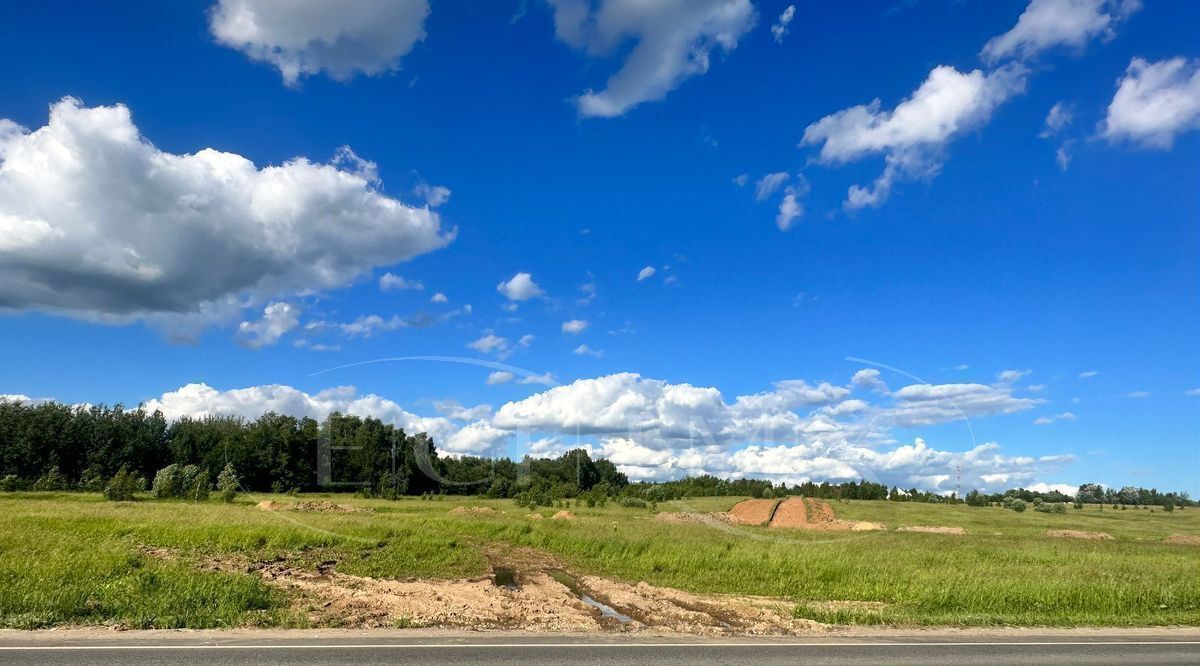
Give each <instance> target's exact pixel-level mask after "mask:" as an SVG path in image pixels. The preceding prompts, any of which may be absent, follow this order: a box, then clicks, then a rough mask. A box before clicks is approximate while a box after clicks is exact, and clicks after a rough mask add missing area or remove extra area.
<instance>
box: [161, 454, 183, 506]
mask: <svg viewBox="0 0 1200 666" xmlns="http://www.w3.org/2000/svg"><path fill="white" fill-rule="evenodd" d="M185 488H186V486H184V485H183V470H182V469H180V468H179V465H176V464H174V463H172V464H170V465H167V466H166V467H164V468H162V469H160V470H158V474H155V475H154V496H155V497H157V498H158V499H171V498H173V497H182V496H183V493H184V490H185Z"/></svg>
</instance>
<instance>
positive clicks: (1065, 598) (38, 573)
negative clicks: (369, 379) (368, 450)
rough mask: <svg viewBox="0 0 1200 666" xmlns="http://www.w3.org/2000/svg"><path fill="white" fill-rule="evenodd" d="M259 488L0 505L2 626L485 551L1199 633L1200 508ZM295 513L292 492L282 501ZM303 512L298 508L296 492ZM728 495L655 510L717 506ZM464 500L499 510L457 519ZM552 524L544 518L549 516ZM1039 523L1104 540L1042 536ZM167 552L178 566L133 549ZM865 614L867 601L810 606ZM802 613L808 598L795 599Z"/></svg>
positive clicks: (238, 599)
mask: <svg viewBox="0 0 1200 666" xmlns="http://www.w3.org/2000/svg"><path fill="white" fill-rule="evenodd" d="M266 497H269V496H266V495H261V496H260V495H254V496H243V497H241V498H239V500H238V502H236V503H235V504H232V505H225V504H220V503H217V502H215V501H214V502H211V503H203V504H193V503H190V502H176V501H171V502H159V501H139V502H131V503H106V502H103V501H101V500H100V498H99V496H97V495H86V494H54V493H5V494H0V626H4V627H16V628H35V627H46V626H55V625H66V624H119V625H122V626H129V627H138V628H149V627H222V626H238V625H242V626H245V625H255V626H303V624H304V619H303V617H301V616H300V615H299V614H297V613H295V612H293V611H291V610H289V609H288V604H287V600H286V599H285V598H284V596H283V594H282V593H281V592H279V591H278V590H276V589H273V588H271V587H269V586H267V585H265V584H264V583H262V582H261V581H260V580H259V579H258V578H256V577H254V576H251V575H243V574H236V573H222V572H218V571H204V570H202V569H201V567H199V566H197V564H198V563H200V562H202V561H203V560H204V558H206V557H225V556H236V557H241V558H248V559H252V560H256V559H267V558H272V557H276V556H287V557H293V558H297V560H298V561H299V562H302V563H303V565H304V566H315V564H316V562H319V561H321V560H323V559H337V560H339V564H338V570H339V571H341V572H343V573H350V574H358V575H365V576H378V577H397V578H402V577H433V578H454V577H464V576H472V575H479V574H482V573H484V572H485V571H487V568H488V563H487V561H486V558H485V556H484V552H483V549H484V547H485V546H487V545H488V544H493V543H504V544H512V545H517V546H528V547H533V548H538V549H543V550H546V551H548V552H551V553H555V554H557V555H559V556H561V557H563V558H564V559H565V560H567V561H568V562H569V563H570V564H571V566H572V567H573V568H574V569H575V570H576V571H577V572H580V573H595V574H602V575H606V576H610V577H613V578H618V579H623V580H628V581H640V580H644V581H647V582H649V583H652V584H656V585H664V586H670V587H677V588H681V589H685V590H689V591H695V592H713V593H740V594H756V595H769V596H777V597H786V598H788V599H792V600H795V601H796V602H797V603H798V606H797V614H798V615H800V616H802V617H809V618H812V619H816V620H821V621H826V622H838V623H887V624H901V625H905V624H907V625H1000V624H1005V625H1053V626H1070V625H1108V626H1135V625H1167V624H1186V625H1200V575H1198V572H1200V548H1197V547H1195V546H1178V545H1169V544H1164V543H1162V539H1163V537H1165V536H1167V535H1169V534H1200V510H1197V509H1188V510H1184V511H1177V512H1175V513H1174V514H1166V513H1163V512H1162V511H1161V509H1158V510H1156V511H1155V512H1153V513H1151V512H1150V511H1148V510H1145V509H1143V510H1132V509H1131V510H1126V511H1114V510H1112V508H1111V507H1106V508H1105V509H1104V511H1103V512H1101V511H1098V510H1097V508H1096V507H1094V506H1093V507H1089V508H1087V509H1085V510H1073V509H1072V510H1069V511H1068V513H1066V514H1043V513H1035V512H1033V511H1027V512H1025V513H1020V514H1018V513H1015V512H1013V511H1009V510H1005V509H1000V508H974V507H966V506H943V505H927V504H905V503H888V502H865V501H864V502H848V503H835V505H834V506H835V509H836V510H837V512H838V515H839V517H842V518H849V519H855V520H871V521H880V522H883V523H885V524H886V525H888V527H893V528H894V527H896V526H899V525H946V526H959V527H964V528H966V529H967V530H968V531H969V532H970V534H969V535H967V536H953V535H940V534H919V533H899V532H892V531H888V532H855V533H848V532H804V531H792V530H787V531H783V530H767V529H765V528H751V527H740V528H735V527H728V526H726V527H722V528H719V529H718V528H712V527H707V526H704V525H690V524H689V525H677V524H666V523H661V522H658V521H655V520H654V519H653V515H652V514H651V513H650V512H648V511H646V510H639V509H627V508H620V507H614V506H612V505H610V506H608V507H607V508H604V509H598V508H597V509H587V508H573V509H572V511H573V512H575V513H576V514H577V516H578V518H577V520H575V521H571V522H565V521H551V520H542V521H531V520H529V519H528V518H526V514H528V513H529V512H528V511H527V510H522V509H520V508H518V507H516V506H514V505H513V503H512V502H510V501H493V502H488V501H479V500H471V499H462V498H447V499H446V500H444V501H421V500H417V499H409V500H402V501H399V502H389V501H383V500H355V499H352V498H349V497H334V498H333V499H334V501H336V502H340V503H343V504H346V503H353V504H359V505H364V506H370V507H372V508H374V509H376V512H375V513H361V514H333V513H298V512H264V511H260V510H258V509H257V508H255V506H254V504H255V503H256V502H258V501H259V500H261V499H264V498H266ZM276 499H280V500H281V501H290V498H276ZM305 499H311V496H306V497H305ZM735 501H736V498H701V499H695V500H688V501H684V502H678V503H670V504H671V505H664V506H660V507H659V509H660V510H689V511H692V510H696V511H713V510H724V509H727V508H729V506H731V505H732V504H733V503H734V502H735ZM459 505H472V506H476V505H482V506H492V507H494V508H496V509H497V510H498V511H503V512H505V513H496V514H484V515H478V514H450V513H449V509H451V508H453V507H455V506H459ZM542 513H544V514H546V515H547V516H548V515H550V514H551V513H552V511H549V510H545V509H543V510H542ZM1047 529H1078V530H1088V531H1101V532H1107V533H1109V534H1111V535H1112V536H1113V537H1115V538H1114V539H1113V540H1111V541H1086V540H1075V539H1052V538H1046V537H1043V536H1040V535H1041V533H1042V532H1043V531H1045V530H1047ZM145 547H155V548H168V549H172V550H174V551H177V552H178V553H180V554H181V557H179V558H177V559H166V560H164V559H163V558H161V557H155V556H153V555H148V554H145V553H144V552H142V549H143V548H145ZM835 600H836V601H841V600H851V601H875V602H883V605H882V607H880V608H867V607H866V606H864V605H855V604H832V605H830V604H820V603H819V602H823V601H835ZM811 602H818V603H815V604H814V605H808V604H809V603H811Z"/></svg>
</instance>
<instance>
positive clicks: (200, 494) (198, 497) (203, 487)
mask: <svg viewBox="0 0 1200 666" xmlns="http://www.w3.org/2000/svg"><path fill="white" fill-rule="evenodd" d="M211 490H212V487H211V486H210V485H209V483H208V474H207V473H205V474H198V475H196V478H195V479H193V480H192V487H191V488H189V489H188V499H190V500H192V501H193V502H207V501H208V495H209V492H211Z"/></svg>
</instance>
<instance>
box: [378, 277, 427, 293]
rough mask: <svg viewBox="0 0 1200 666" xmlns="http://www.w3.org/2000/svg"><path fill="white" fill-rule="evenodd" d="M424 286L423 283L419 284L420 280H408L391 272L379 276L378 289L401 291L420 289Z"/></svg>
mask: <svg viewBox="0 0 1200 666" xmlns="http://www.w3.org/2000/svg"><path fill="white" fill-rule="evenodd" d="M424 288H425V285H423V284H421V281H420V280H409V279H406V278H404V277H402V276H400V275H395V274H393V273H384V274H383V275H381V276H380V277H379V289H380V291H401V290H405V289H412V290H415V291H420V290H422V289H424Z"/></svg>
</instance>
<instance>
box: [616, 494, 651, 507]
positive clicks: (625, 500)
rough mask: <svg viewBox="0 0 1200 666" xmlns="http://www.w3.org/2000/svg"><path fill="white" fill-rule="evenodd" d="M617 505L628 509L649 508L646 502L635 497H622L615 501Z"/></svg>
mask: <svg viewBox="0 0 1200 666" xmlns="http://www.w3.org/2000/svg"><path fill="white" fill-rule="evenodd" d="M617 504H620V505H621V506H623V507H626V508H629V509H645V508H646V507H647V506H650V505H649V504H648V503H647V502H646V500H644V499H638V498H637V497H629V496H622V497H620V498H618V499H617Z"/></svg>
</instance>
